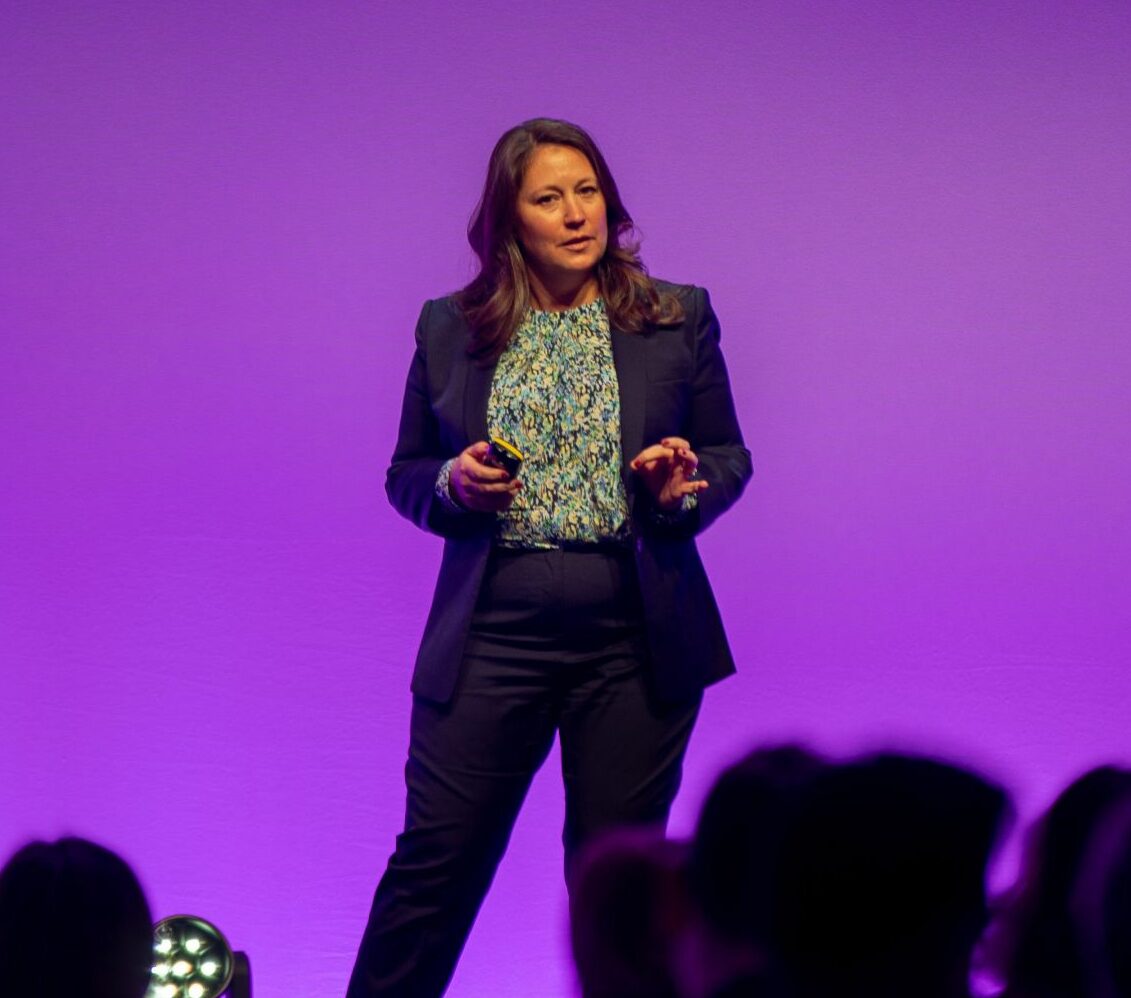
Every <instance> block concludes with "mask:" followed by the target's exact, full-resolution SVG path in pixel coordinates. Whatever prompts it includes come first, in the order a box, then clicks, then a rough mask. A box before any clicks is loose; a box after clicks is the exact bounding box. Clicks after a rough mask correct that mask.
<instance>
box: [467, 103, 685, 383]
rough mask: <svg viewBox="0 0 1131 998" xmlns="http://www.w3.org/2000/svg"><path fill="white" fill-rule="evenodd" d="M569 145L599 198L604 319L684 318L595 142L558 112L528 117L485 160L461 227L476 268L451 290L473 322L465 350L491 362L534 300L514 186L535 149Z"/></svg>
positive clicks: (632, 324) (637, 323)
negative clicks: (605, 237)
mask: <svg viewBox="0 0 1131 998" xmlns="http://www.w3.org/2000/svg"><path fill="white" fill-rule="evenodd" d="M541 145H556V146H572V147H573V148H574V149H577V150H578V151H579V152H581V153H582V154H583V155H584V156H585V157H586V158H587V159H588V160H589V162H590V164H591V165H592V167H593V170H594V172H595V173H596V174H597V184H598V186H599V187H600V189H601V193H602V194H603V195H604V198H605V215H606V218H607V220H608V230H609V244H608V247H607V248H606V250H605V255H604V256H603V257H602V258H601V259H600V261H598V263H597V267H596V277H597V283H598V286H599V287H600V291H601V297H602V298H604V300H605V310H606V311H607V312H608V315H609V322H610V324H611V325H612V326H614V327H615V328H617V329H621V330H624V331H625V332H631V333H639V332H641V331H643V330H644V329H645V328H646V327H648V326H663V325H670V324H673V323H676V322H679V321H681V320H682V319H683V306H682V305H680V303H679V301H678V299H677V298H676V297H675V295H673V294H670V293H668V292H665V291H660V290H659V288H657V287H656V285H655V283H654V282H653V281H652V279H651V278H650V277H649V276H648V272H647V270H646V269H645V267H644V264H643V263H642V262H641V260H640V242H639V239H638V238H636V235H637V234H636V230H635V227H634V226H633V224H632V216H631V215H629V213H628V209H627V208H625V206H624V202H623V201H622V200H621V197H620V192H619V191H618V190H617V185H616V181H614V180H613V175H612V174H611V173H610V172H609V167H608V164H607V163H606V162H605V157H604V156H602V155H601V151H600V150H599V149H598V148H597V144H596V143H595V142H594V141H593V139H592V138H590V137H589V135H588V134H587V133H586V132H585V130H584V129H582V128H579V127H578V126H577V125H572V124H570V123H569V122H568V121H559V120H558V119H556V118H532V119H531V120H530V121H524V122H523V123H522V124H521V125H516V126H515V127H514V128H512V129H510V130H509V131H507V132H505V133H504V134H503V136H502V138H500V139H499V141H498V142H496V143H495V148H494V150H493V151H492V152H491V159H490V161H489V162H488V164H487V181H486V183H485V184H484V185H483V195H482V197H480V199H479V204H478V205H477V206H476V208H475V213H474V215H472V218H471V222H470V224H469V225H468V227H467V241H468V242H469V243H471V248H472V249H473V250H474V251H475V255H476V256H477V257H478V258H479V273H478V274H477V275H476V276H475V278H474V279H473V280H472V281H471V283H470V284H468V285H467V287H465V288H463V289H462V290H460V291H459V292H457V294H456V301H457V302H458V303H459V306H460V308H462V309H463V313H464V315H465V317H466V318H467V321H468V323H469V324H470V326H471V331H472V336H471V344H470V346H469V347H468V351H467V352H468V353H469V354H470V355H471V356H472V357H474V358H476V359H478V360H480V361H483V362H490V361H492V360H494V359H495V358H497V357H498V356H499V354H501V353H502V352H503V350H504V349H506V345H507V343H508V342H510V338H511V336H513V335H514V331H515V330H516V329H517V328H518V326H519V323H521V322H522V317H523V316H524V315H525V314H526V311H527V309H529V308H530V306H531V304H532V301H533V298H532V295H531V292H530V282H529V280H528V278H527V271H526V258H525V257H524V256H523V253H522V247H521V246H520V245H519V242H518V234H517V233H518V227H517V218H516V216H517V212H518V192H519V190H520V189H521V187H522V179H523V176H524V175H525V173H526V168H527V166H528V165H529V163H530V158H531V156H533V154H534V150H535V149H537V148H538V146H541Z"/></svg>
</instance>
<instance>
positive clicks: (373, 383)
mask: <svg viewBox="0 0 1131 998" xmlns="http://www.w3.org/2000/svg"><path fill="white" fill-rule="evenodd" d="M0 46H2V47H3V51H2V52H0V57H2V60H0V64H2V65H3V66H4V83H3V88H2V91H0V93H2V96H0V100H2V101H3V105H2V134H3V146H4V151H3V159H2V166H0V171H2V183H3V189H2V198H3V215H4V220H3V224H2V232H3V249H2V252H3V257H2V259H0V298H2V304H0V308H2V314H0V325H2V337H3V338H2V346H3V354H2V356H0V379H2V397H0V405H2V407H3V409H2V412H0V416H2V425H3V427H4V431H3V451H4V468H3V471H2V474H0V504H2V508H0V547H2V549H3V561H2V564H3V570H2V575H0V627H2V639H0V640H2V642H3V644H2V655H3V663H2V667H3V692H4V700H5V703H6V705H7V709H6V710H5V711H4V720H3V722H2V723H0V788H2V791H0V851H2V852H3V854H5V855H6V854H7V852H9V851H10V850H11V849H12V848H14V847H15V846H16V845H17V844H19V843H20V842H21V841H23V840H24V839H26V838H28V837H29V836H32V835H40V836H54V835H57V834H59V833H62V832H64V831H72V832H75V833H78V834H85V835H89V836H91V837H94V838H96V839H99V840H101V841H104V842H106V843H107V844H109V845H111V846H113V847H116V848H118V849H120V850H121V851H122V852H123V853H124V854H125V855H126V856H127V857H128V858H129V859H131V860H132V861H133V862H134V863H135V865H136V866H137V867H138V869H139V870H140V871H141V873H142V875H143V878H144V880H145V882H146V884H147V887H148V889H149V892H150V895H151V898H152V901H153V903H154V907H155V910H156V911H157V912H158V913H159V914H168V913H171V912H173V911H180V910H191V911H199V912H200V913H202V914H205V915H207V916H209V917H212V918H214V919H215V920H216V921H217V922H219V924H220V925H221V926H222V927H223V928H224V929H225V930H226V931H227V932H228V933H229V935H230V937H231V938H232V940H233V942H234V943H235V944H236V945H238V946H241V947H244V948H246V949H247V950H249V951H250V953H251V955H252V959H253V963H254V970H255V975H256V978H257V983H258V986H259V988H260V990H261V993H262V994H264V995H268V996H270V995H283V994H302V995H308V996H311V998H330V996H336V995H338V994H340V993H341V992H342V990H343V988H344V981H345V979H346V976H347V974H348V969H349V966H350V964H351V961H352V957H353V953H354V948H355V945H356V942H357V939H358V936H359V933H360V931H361V927H362V924H363V920H364V917H365V913H366V911H367V909H368V904H369V899H370V895H371V891H372V888H373V886H374V884H375V882H376V879H377V876H378V874H379V873H380V871H381V869H382V866H383V862H384V859H385V857H386V856H387V854H388V852H389V850H390V849H391V847H392V841H393V836H394V834H395V832H396V831H397V829H398V825H399V821H400V817H401V809H402V789H401V766H402V761H403V753H404V747H405V743H406V729H407V712H408V706H409V698H408V692H407V682H408V673H409V666H410V662H411V658H412V654H413V651H414V648H415V643H416V640H417V637H418V634H419V631H420V628H421V625H422V622H423V617H424V612H425V609H426V600H427V597H428V594H429V592H430V587H431V583H432V578H433V573H434V571H435V568H436V565H437V561H438V553H439V545H438V542H437V541H435V540H434V539H431V538H429V537H427V536H425V535H423V534H421V533H418V532H417V531H415V530H414V529H413V528H412V527H411V526H409V525H408V524H406V523H404V522H402V521H400V520H398V519H397V518H396V517H395V515H394V514H393V513H392V512H391V510H390V509H389V508H388V507H387V506H386V504H385V502H384V497H383V493H382V481H383V474H384V467H385V462H386V460H387V457H388V455H389V453H390V451H391V447H392V443H393V436H394V432H395V420H396V413H397V410H398V407H399V401H400V394H401V386H402V383H403V377H404V374H405V371H406V369H407V364H408V359H409V356H410V347H411V331H412V323H413V321H414V319H415V317H416V313H417V310H418V308H419V305H420V302H421V300H422V299H423V298H425V297H431V296H436V295H438V294H442V293H444V292H446V291H448V290H450V289H452V288H453V287H455V286H456V285H458V284H460V283H462V282H463V281H464V280H465V279H466V277H467V276H468V275H469V274H470V272H471V270H470V254H469V251H468V250H467V247H466V243H465V242H464V236H463V232H464V227H465V225H466V221H467V218H468V215H469V213H470V211H471V209H472V206H473V204H474V200H475V198H476V196H477V194H478V189H479V186H480V184H481V181H482V173H483V169H484V165H485V162H486V157H487V154H488V152H489V151H490V148H491V146H492V144H493V143H494V140H495V139H496V138H497V136H498V135H499V134H500V133H501V132H502V131H503V130H504V129H505V128H506V127H508V126H510V125H511V124H514V123H515V122H517V121H519V120H522V119H523V118H526V117H530V116H533V115H535V114H549V115H558V116H563V117H567V118H570V119H572V120H575V121H577V122H579V123H581V124H583V125H585V126H586V127H587V128H589V129H590V130H591V131H592V132H593V134H594V135H595V137H596V138H597V140H598V142H600V143H601V144H602V146H603V148H604V150H605V152H606V154H607V156H608V159H609V161H610V163H611V165H612V168H613V170H614V172H615V173H616V175H617V177H618V181H619V183H620V186H621V190H622V192H623V193H624V195H625V197H626V200H627V202H628V204H629V206H630V208H631V210H632V211H633V212H634V214H635V216H636V218H637V220H638V222H639V224H640V226H641V228H642V230H643V232H644V233H645V236H646V238H645V242H644V254H645V259H646V260H647V261H648V263H649V264H650V266H651V269H652V271H653V272H654V273H656V274H658V275H660V276H664V277H669V278H672V279H676V280H682V281H690V282H696V283H700V284H703V285H706V286H707V287H708V288H709V289H710V290H711V293H712V296H713V300H714V302H715V305H716V308H717V311H718V313H719V315H720V318H721V320H722V323H723V330H724V347H725V349H726V351H727V356H728V360H729V362H730V365H731V368H732V374H733V381H734V386H735V392H736V396H737V399H738V405H739V410H740V414H741V416H742V418H743V422H744V425H745V428H746V432H747V437H748V442H749V444H750V447H751V450H752V451H753V452H754V455H755V464H756V472H755V479H754V482H753V483H752V485H751V488H750V491H749V493H748V495H747V497H746V499H745V500H744V501H743V502H742V503H741V504H740V505H739V506H738V507H737V508H736V509H735V510H734V511H733V512H732V513H731V514H730V515H729V516H728V517H726V518H725V519H724V521H723V522H721V523H720V524H719V525H718V526H717V527H716V528H714V529H713V530H712V531H711V532H710V533H708V534H707V535H706V536H705V537H704V539H703V542H702V548H703V551H704V556H705V558H706V560H707V563H708V568H709V570H710V571H711V573H712V576H713V579H714V580H715V583H716V587H717V590H718V596H719V599H720V602H721V603H722V605H723V609H724V613H725V617H726V619H727V621H728V624H729V629H730V633H731V636H732V639H733V642H734V646H735V650H736V653H737V656H738V659H739V661H740V664H741V667H742V672H741V674H740V675H739V676H738V677H737V678H735V679H732V680H729V681H728V682H727V683H726V684H725V685H724V686H722V687H719V688H717V689H716V690H714V691H713V692H712V693H711V694H710V695H709V697H708V700H707V704H706V707H705V710H704V714H703V718H702V722H701V725H700V728H699V730H698V732H697V734H696V737H695V739H694V741H693V743H692V749H691V753H690V757H689V760H688V768H687V777H686V781H685V788H684V792H683V794H682V795H681V797H680V800H679V801H678V802H677V805H676V813H675V816H674V820H673V828H674V830H675V831H677V832H685V831H687V830H688V828H689V827H690V825H691V823H692V821H693V819H694V814H695V811H696V808H697V806H698V803H699V801H700V800H701V799H702V796H703V794H704V792H705V790H706V788H707V786H708V784H709V782H710V780H711V777H712V775H713V774H714V773H715V772H716V770H717V768H718V767H719V765H720V764H721V763H723V762H724V761H727V760H729V759H730V758H731V757H732V756H734V755H735V754H736V753H737V752H739V751H740V750H741V749H743V748H745V747H746V746H748V745H749V744H750V743H752V742H754V741H757V740H762V739H766V738H780V737H783V736H800V737H803V738H805V739H808V740H810V741H812V742H813V743H815V744H817V745H818V746H822V747H826V748H830V749H833V750H842V749H843V750H847V749H851V748H854V747H857V746H860V745H864V744H874V743H876V742H889V743H891V742H895V743H897V744H902V745H912V746H915V747H918V748H924V749H929V750H934V749H941V750H945V751H948V752H956V753H958V754H959V755H960V756H961V757H962V758H966V759H970V760H973V761H976V762H978V763H980V764H984V765H986V766H989V767H990V768H991V769H992V770H993V771H994V772H995V773H997V774H998V775H999V776H1001V777H1003V778H1005V779H1007V780H1008V781H1009V782H1010V783H1011V785H1012V786H1014V787H1015V788H1016V790H1017V791H1018V795H1019V801H1020V804H1021V808H1022V811H1023V813H1024V814H1031V813H1032V812H1033V810H1034V809H1035V808H1037V807H1039V806H1041V805H1043V804H1044V803H1045V802H1046V801H1047V800H1048V799H1049V797H1050V796H1051V794H1052V793H1053V792H1054V791H1055V789H1057V788H1058V787H1059V786H1060V785H1061V784H1062V783H1063V782H1064V781H1065V780H1067V779H1068V778H1069V776H1071V775H1072V774H1074V773H1075V772H1076V771H1077V770H1079V769H1080V768H1081V767H1082V766H1085V765H1087V764H1090V763H1092V762H1095V761H1097V760H1101V759H1107V758H1111V757H1120V758H1123V759H1124V760H1126V759H1127V758H1128V756H1129V754H1131V752H1129V750H1131V725H1129V723H1128V718H1129V717H1131V669H1129V668H1128V665H1129V662H1128V659H1129V649H1131V641H1129V638H1131V634H1129V614H1128V607H1129V606H1131V468H1129V465H1128V453H1129V451H1131V407H1129V401H1131V343H1129V338H1128V337H1129V333H1131V330H1129V328H1128V327H1129V325H1131V280H1129V279H1128V272H1129V270H1131V117H1129V115H1128V108H1129V107H1131V73H1129V71H1128V68H1127V67H1128V65H1129V64H1131V8H1129V7H1128V6H1127V4H1125V3H1121V2H1114V0H1113V2H1106V3H1105V2H1088V0H1080V2H1063V3H1055V2H1041V3H1035V2H1014V3H1006V2H999V3H988V4H987V3H974V2H965V3H963V2H943V3H935V4H930V5H926V4H910V3H901V2H894V0H892V2H873V3H869V4H852V3H831V2H820V3H817V2H814V3H798V2H794V0H789V2H766V3H756V4H747V3H740V2H737V0H736V2H732V3H728V4H724V3H713V4H706V3H705V4H700V5H690V7H688V6H687V5H683V4H677V3H669V2H663V3H656V2H643V0H630V2H626V3H619V4H608V3H596V2H590V0H582V2H577V3H571V4H568V5H561V6H556V5H540V4H525V5H521V4H507V3H502V2H496V0H481V2H478V3H475V4H468V5H462V6H461V5H451V4H447V3H438V2H428V0H426V2H423V3H414V4H408V5H396V6H393V5H386V4H382V3H369V4H363V3H356V4H348V3H331V4H320V5H316V4H306V3H301V2H291V3H274V4H266V3H248V4H237V5H232V4H228V3H220V2H215V3H204V2H197V3H190V4H187V5H181V4H178V5H172V4H150V3H144V2H140V0H137V2H129V0H126V2H120V3H115V4H91V3H77V2H58V3H52V4H39V3H33V2H9V3H7V4H5V6H4V12H3V14H2V15H0ZM555 765H556V762H554V761H552V762H551V763H549V764H548V765H547V769H546V771H545V772H544V773H543V774H542V777H541V778H540V779H539V781H538V782H537V784H536V786H535V788H534V790H533V792H532V795H531V799H530V801H529V803H528V806H527V808H526V810H525V812H524V813H523V816H522V819H521V822H520V826H519V828H518V830H517V832H516V836H515V840H514V845H513V847H512V849H511V852H510V854H509V855H508V857H507V859H506V861H505V863H504V866H503V868H502V869H501V871H500V874H499V877H498V880H497V882H496V886H495V889H494V891H493V893H492V894H491V896H490V898H489V899H488V902H487V905H486V907H485V909H484V911H483V915H482V917H481V919H480V921H479V924H478V926H477V928H476V931H475V933H474V935H473V937H472V939H471V942H470V944H469V946H468V949H467V952H466V956H465V959H464V962H463V964H462V965H461V968H460V970H459V972H458V976H457V978H456V982H455V984H454V986H453V989H452V994H453V995H457V996H466V995H471V996H474V995H481V994H492V995H501V996H508V995H515V996H519V995H521V996H528V995H531V994H538V995H547V996H553V995H564V994H568V993H569V992H570V989H571V977H570V972H569V969H568V964H567V962H566V955H565V946H564V939H563V932H562V929H563V924H564V906H563V901H564V898H563V891H562V888H561V886H560V872H559V871H560V849H559V845H558V829H559V826H560V821H561V803H560V800H559V796H560V791H559V780H558V778H557V777H556V775H555V774H554V772H553V768H554V766H555Z"/></svg>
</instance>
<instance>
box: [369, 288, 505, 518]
mask: <svg viewBox="0 0 1131 998" xmlns="http://www.w3.org/2000/svg"><path fill="white" fill-rule="evenodd" d="M434 306H435V302H432V301H427V302H425V303H424V307H423V308H422V309H421V311H420V318H419V320H418V321H417V323H416V349H415V351H414V352H413V355H412V364H411V366H410V367H409V372H408V380H407V382H406V384H405V390H404V401H403V403H402V405H401V420H400V429H399V430H398V432H397V443H396V447H395V448H394V450H393V457H392V460H391V461H390V464H389V469H388V471H387V472H386V474H385V493H386V494H387V495H388V497H389V502H390V503H392V505H393V508H394V509H395V510H396V511H397V512H398V513H400V514H401V516H403V517H405V518H406V519H408V520H411V521H412V522H413V523H415V524H416V525H417V526H418V527H420V528H421V529H423V530H427V531H430V532H431V533H434V534H439V535H440V536H441V537H469V536H472V535H474V534H479V533H483V532H484V531H488V530H490V529H491V524H492V523H493V519H494V517H493V514H485V513H473V512H470V511H468V512H456V511H454V510H450V509H448V508H446V507H445V506H444V504H443V503H442V502H441V501H440V498H439V496H437V495H436V479H437V477H438V476H439V474H440V466H441V465H442V464H443V463H444V462H445V461H446V460H448V458H450V457H454V456H455V455H454V454H451V453H448V452H447V450H448V449H446V448H445V445H444V440H443V434H442V433H441V428H440V423H439V420H438V419H437V416H436V411H435V406H434V404H433V398H432V391H431V385H430V380H429V363H428V361H429V358H428V354H429V348H430V346H432V344H430V342H429V341H430V340H431V339H433V338H434V337H435V336H436V335H437V334H438V332H439V330H438V328H437V327H438V325H442V323H437V316H436V311H437V310H436V309H435V307H434ZM449 449H450V448H449Z"/></svg>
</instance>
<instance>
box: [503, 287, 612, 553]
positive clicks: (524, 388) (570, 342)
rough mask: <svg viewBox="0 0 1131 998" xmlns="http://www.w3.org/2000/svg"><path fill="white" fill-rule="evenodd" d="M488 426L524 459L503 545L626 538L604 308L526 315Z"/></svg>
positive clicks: (510, 348) (506, 359) (507, 355)
mask: <svg viewBox="0 0 1131 998" xmlns="http://www.w3.org/2000/svg"><path fill="white" fill-rule="evenodd" d="M487 426H488V430H489V433H490V435H491V436H499V437H503V438H504V439H506V440H508V441H509V442H510V443H512V444H514V445H515V446H516V447H517V448H518V449H519V450H520V451H522V453H523V458H524V460H523V462H522V470H521V471H520V472H519V477H520V478H521V479H522V486H523V487H522V489H521V490H520V491H519V492H518V494H517V495H516V496H515V500H514V502H513V503H512V504H511V507H510V508H509V509H508V510H506V511H505V512H503V513H499V514H498V517H497V522H496V529H495V537H496V541H497V542H498V543H499V544H502V545H505V546H507V547H523V548H548V547H555V546H557V545H558V544H560V543H562V542H563V541H565V542H576V541H581V542H590V541H607V540H617V539H621V538H624V537H626V536H627V533H628V528H627V521H628V503H627V500H626V498H625V492H624V483H623V482H622V481H621V439H620V395H619V393H618V386H617V372H616V368H615V366H614V365H613V350H612V339H611V336H610V333H609V320H608V316H607V315H606V313H605V303H604V301H602V300H601V299H600V298H598V299H597V300H596V301H594V302H590V303H589V304H588V305H580V306H578V307H577V308H570V309H566V310H564V311H560V312H539V311H530V312H527V314H526V318H525V319H524V320H523V322H522V324H521V325H520V326H519V327H518V329H517V330H516V331H515V334H514V336H513V337H511V340H510V342H509V343H508V344H507V348H506V350H505V351H504V352H503V354H502V356H501V357H500V358H499V363H498V366H497V367H496V368H495V376H494V380H493V382H492V384H491V395H490V400H489V402H488V404H487Z"/></svg>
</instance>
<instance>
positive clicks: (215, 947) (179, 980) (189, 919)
mask: <svg viewBox="0 0 1131 998" xmlns="http://www.w3.org/2000/svg"><path fill="white" fill-rule="evenodd" d="M153 953H154V962H153V976H152V977H151V978H150V982H149V992H148V994H147V996H146V998H220V996H221V995H223V994H225V993H230V995H231V998H250V996H251V972H250V967H249V966H248V961H247V957H246V955H244V954H243V953H234V952H233V951H232V947H231V946H229V945H228V940H227V939H225V938H224V934H223V933H222V932H221V931H220V930H219V929H218V928H216V926H215V925H213V924H212V923H211V922H208V921H205V920H204V919H203V918H199V917H198V916H196V915H171V916H170V917H169V918H163V919H161V921H160V922H158V923H157V924H156V925H155V926H154V927H153ZM229 988H230V989H231V990H230V992H229Z"/></svg>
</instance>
